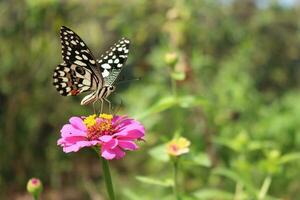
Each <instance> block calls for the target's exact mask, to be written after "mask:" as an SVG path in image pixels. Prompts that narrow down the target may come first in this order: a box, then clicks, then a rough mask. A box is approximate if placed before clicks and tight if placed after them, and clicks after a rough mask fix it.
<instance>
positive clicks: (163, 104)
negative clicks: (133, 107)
mask: <svg viewBox="0 0 300 200" xmlns="http://www.w3.org/2000/svg"><path fill="white" fill-rule="evenodd" d="M176 104H177V101H176V98H175V97H174V96H167V97H164V98H162V99H160V100H159V101H158V102H157V103H156V104H154V105H153V106H152V107H150V108H149V109H147V110H146V111H145V112H143V113H142V114H140V115H138V116H137V118H138V119H142V118H145V117H147V116H149V115H153V114H156V113H159V112H162V111H164V110H167V109H168V108H170V107H172V106H174V105H176Z"/></svg>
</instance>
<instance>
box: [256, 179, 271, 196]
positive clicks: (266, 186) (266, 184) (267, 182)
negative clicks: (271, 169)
mask: <svg viewBox="0 0 300 200" xmlns="http://www.w3.org/2000/svg"><path fill="white" fill-rule="evenodd" d="M271 182H272V178H271V176H267V177H266V178H265V180H264V182H263V184H262V186H261V188H260V191H259V194H258V199H259V200H260V199H264V198H265V196H266V195H267V193H268V190H269V188H270V185H271Z"/></svg>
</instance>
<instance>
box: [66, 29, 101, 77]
mask: <svg viewBox="0 0 300 200" xmlns="http://www.w3.org/2000/svg"><path fill="white" fill-rule="evenodd" d="M60 39H61V47H62V58H63V60H64V61H65V62H66V63H71V64H77V65H79V66H82V67H85V68H89V69H91V70H92V71H94V72H96V71H97V64H96V59H94V56H93V55H92V53H91V51H90V50H89V48H88V47H87V46H86V44H85V43H84V42H83V40H82V39H81V38H80V37H79V36H78V35H77V34H76V33H74V32H73V31H72V30H71V29H69V28H67V27H65V26H62V27H61V29H60Z"/></svg>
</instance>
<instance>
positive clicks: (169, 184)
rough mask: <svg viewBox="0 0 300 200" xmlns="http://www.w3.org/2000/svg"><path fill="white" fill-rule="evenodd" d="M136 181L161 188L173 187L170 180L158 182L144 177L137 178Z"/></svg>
mask: <svg viewBox="0 0 300 200" xmlns="http://www.w3.org/2000/svg"><path fill="white" fill-rule="evenodd" d="M136 179H137V180H138V181H140V182H142V183H147V184H150V185H157V186H162V187H172V186H173V185H174V182H173V180H172V179H165V180H159V179H155V178H150V177H146V176H137V177H136Z"/></svg>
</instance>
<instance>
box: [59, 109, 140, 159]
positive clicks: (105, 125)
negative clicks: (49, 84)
mask: <svg viewBox="0 0 300 200" xmlns="http://www.w3.org/2000/svg"><path fill="white" fill-rule="evenodd" d="M69 122H70V124H65V125H64V126H63V127H62V129H61V130H60V132H61V138H60V139H59V140H58V141H57V145H59V146H61V147H63V151H64V152H65V153H69V152H77V151H78V150H79V149H81V148H83V147H94V146H99V147H101V156H102V157H103V158H105V159H107V160H111V159H120V158H122V157H124V156H125V152H124V150H129V151H133V150H136V149H137V148H138V146H137V145H136V144H135V142H134V141H136V140H143V138H144V134H145V129H144V127H143V125H142V124H141V123H139V122H138V121H136V120H134V119H130V118H128V117H126V116H112V115H108V114H100V116H99V117H97V116H96V115H90V116H88V117H71V118H70V120H69Z"/></svg>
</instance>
